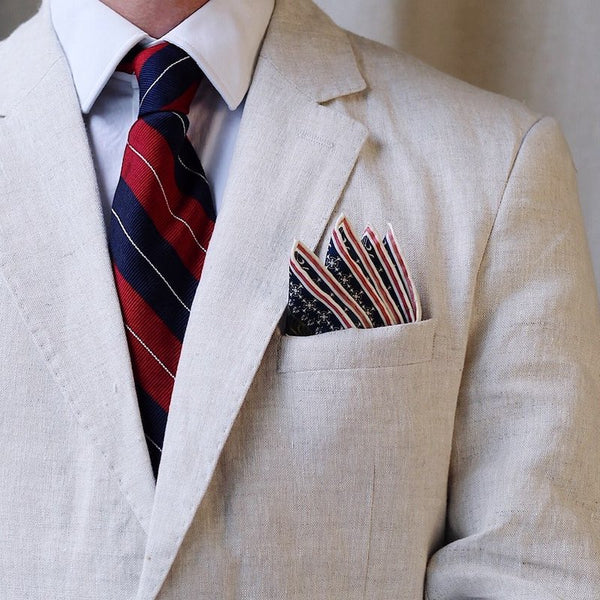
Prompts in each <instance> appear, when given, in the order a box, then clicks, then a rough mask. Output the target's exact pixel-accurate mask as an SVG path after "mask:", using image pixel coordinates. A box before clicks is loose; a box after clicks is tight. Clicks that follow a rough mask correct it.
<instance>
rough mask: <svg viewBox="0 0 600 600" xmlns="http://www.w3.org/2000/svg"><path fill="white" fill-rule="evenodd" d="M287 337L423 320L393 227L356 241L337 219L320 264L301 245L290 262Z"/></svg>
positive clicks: (348, 227)
mask: <svg viewBox="0 0 600 600" xmlns="http://www.w3.org/2000/svg"><path fill="white" fill-rule="evenodd" d="M289 271H290V281H289V298H288V307H287V324H286V333H288V334H290V335H316V334H320V333H326V332H328V331H337V330H340V329H349V328H359V329H368V328H372V327H384V326H389V325H397V324H401V323H411V322H416V321H420V320H421V316H422V315H421V303H420V299H419V295H418V293H417V290H416V288H415V286H414V283H413V280H412V277H411V275H410V272H409V270H408V267H407V266H406V263H405V261H404V258H403V257H402V253H401V252H400V249H399V246H398V243H397V241H396V237H395V235H394V232H393V229H392V227H391V225H388V230H387V233H386V235H385V237H384V238H383V240H380V239H379V238H378V236H377V234H376V233H375V231H374V230H373V228H372V227H370V226H367V228H366V229H365V232H364V234H363V236H362V238H361V239H359V238H358V236H357V235H356V233H355V232H354V230H353V229H352V226H351V225H350V223H349V221H348V219H346V217H345V216H343V215H342V216H341V217H340V218H339V219H338V221H337V223H336V224H335V227H334V228H333V232H332V234H331V239H330V241H329V245H328V247H327V254H326V256H325V260H324V262H321V260H320V259H319V257H318V256H317V255H316V254H315V253H314V252H312V251H311V250H310V249H309V248H307V247H306V246H305V245H304V244H303V243H302V242H295V244H294V247H293V249H292V255H291V258H290V268H289Z"/></svg>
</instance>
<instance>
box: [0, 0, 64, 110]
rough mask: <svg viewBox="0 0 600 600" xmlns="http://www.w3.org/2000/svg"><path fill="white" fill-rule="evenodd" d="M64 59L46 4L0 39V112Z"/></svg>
mask: <svg viewBox="0 0 600 600" xmlns="http://www.w3.org/2000/svg"><path fill="white" fill-rule="evenodd" d="M61 58H64V55H63V54H62V51H61V49H60V44H59V42H58V39H57V38H56V34H55V33H54V29H53V27H52V23H51V19H50V10H49V7H48V5H47V3H44V4H43V5H42V8H41V9H40V11H39V12H38V13H37V14H36V15H34V16H33V17H32V18H31V19H29V20H28V21H26V22H25V23H23V24H22V25H20V26H19V27H18V28H17V29H16V30H15V31H13V33H12V34H11V35H10V36H9V37H7V38H6V39H5V40H2V41H0V81H1V82H2V86H1V87H0V113H1V112H2V109H4V108H7V104H8V105H10V104H12V103H13V102H15V101H17V100H18V99H19V98H20V97H21V96H22V95H23V94H25V93H27V90H28V89H30V87H31V85H32V82H36V81H39V80H40V79H41V78H42V77H43V76H44V75H45V73H47V72H48V70H49V69H50V68H51V66H52V65H53V64H54V63H55V62H56V61H57V60H60V59H61Z"/></svg>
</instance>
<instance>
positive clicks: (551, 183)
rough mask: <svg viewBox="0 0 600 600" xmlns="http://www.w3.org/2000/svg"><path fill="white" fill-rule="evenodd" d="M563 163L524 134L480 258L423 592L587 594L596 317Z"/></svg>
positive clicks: (593, 513) (591, 554) (592, 522)
mask: <svg viewBox="0 0 600 600" xmlns="http://www.w3.org/2000/svg"><path fill="white" fill-rule="evenodd" d="M599 322H600V320H599V314H598V304H597V296H596V291H595V286H594V279H593V274H592V269H591V265H590V260H589V255H588V249H587V243H586V238H585V233H584V229H583V224H582V218H581V214H580V208H579V203H578V199H577V185H576V178H575V170H574V168H573V164H572V160H571V157H570V154H569V150H568V147H567V145H566V143H565V141H564V138H563V137H562V134H561V133H560V131H559V129H558V127H557V125H556V123H555V122H554V121H553V120H552V119H549V118H544V119H541V120H539V121H538V122H537V123H536V124H534V125H533V126H532V128H531V129H530V130H529V132H528V133H527V134H526V136H525V138H524V140H523V142H522V145H521V148H520V150H519V152H518V155H517V157H516V159H515V161H514V164H513V166H512V169H511V172H510V175H509V177H508V179H507V183H506V187H505V190H504V194H503V199H502V202H501V204H500V207H499V210H498V214H497V216H496V220H495V223H494V226H493V229H492V232H491V235H490V238H489V240H488V244H487V248H486V251H485V254H484V256H483V260H482V262H481V266H480V270H479V273H478V278H477V285H476V290H475V294H474V298H473V309H472V316H471V322H470V329H469V341H468V346H467V354H466V359H465V365H464V372H463V379H462V383H461V390H460V395H459V400H458V406H457V413H456V422H455V431H454V439H453V449H452V460H451V468H450V479H449V484H448V512H447V526H446V544H445V545H444V546H443V547H442V548H441V549H440V550H439V551H438V552H437V553H436V554H435V555H434V556H433V557H432V558H431V560H430V564H429V568H428V577H427V582H426V598H428V599H429V600H450V599H452V600H458V599H463V598H489V599H492V598H493V599H498V600H503V599H506V600H513V599H514V600H516V599H517V598H518V599H528V600H529V599H531V600H534V599H535V600H538V599H539V600H549V599H552V600H558V599H561V600H566V599H569V600H571V599H578V600H584V599H585V600H590V599H592V598H600V526H599V524H600V520H599V512H598V507H599V503H600V477H599V473H600V372H599V366H600V326H599Z"/></svg>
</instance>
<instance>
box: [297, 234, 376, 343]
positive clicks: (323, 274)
mask: <svg viewBox="0 0 600 600" xmlns="http://www.w3.org/2000/svg"><path fill="white" fill-rule="evenodd" d="M352 327H357V328H369V327H373V324H372V322H371V321H370V319H369V317H368V315H366V314H365V312H364V311H363V310H362V308H361V307H360V305H359V304H358V303H357V302H356V300H355V299H354V298H353V297H352V296H351V295H350V294H349V293H348V292H347V291H346V290H345V289H344V287H343V286H342V285H341V284H340V283H339V281H338V280H337V279H336V278H335V277H334V276H333V275H332V274H331V273H330V272H329V271H328V270H327V269H326V268H325V267H324V266H323V264H322V263H321V261H320V260H319V258H318V257H317V256H316V255H315V254H314V253H313V252H312V251H311V250H310V249H308V248H307V247H306V246H305V245H304V244H302V242H297V243H296V244H295V245H294V249H293V251H292V256H291V259H290V289H289V299H288V326H287V329H288V330H293V333H294V334H295V335H314V334H318V333H325V332H327V331H336V330H338V329H349V328H352Z"/></svg>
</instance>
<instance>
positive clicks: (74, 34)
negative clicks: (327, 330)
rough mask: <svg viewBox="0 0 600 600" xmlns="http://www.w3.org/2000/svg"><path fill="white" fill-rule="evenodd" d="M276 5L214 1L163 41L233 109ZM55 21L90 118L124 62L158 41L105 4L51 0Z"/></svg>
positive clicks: (261, 0) (263, 0)
mask: <svg viewBox="0 0 600 600" xmlns="http://www.w3.org/2000/svg"><path fill="white" fill-rule="evenodd" d="M274 4H275V0H210V1H209V2H208V3H207V4H205V5H204V6H203V7H202V8H200V9H199V10H197V11H196V12H195V13H193V14H192V15H190V16H189V17H188V18H187V19H186V20H185V21H183V22H182V23H180V24H179V25H178V26H177V27H175V28H174V29H172V30H171V31H170V32H169V33H167V34H166V35H164V36H163V37H162V38H161V40H165V41H168V42H171V43H172V44H175V45H177V46H179V47H180V48H181V49H182V50H185V51H186V52H187V53H188V54H189V55H190V56H191V57H192V58H193V59H194V60H195V61H196V62H197V63H198V65H199V66H200V68H201V69H202V70H203V71H204V73H205V75H206V76H207V78H208V79H209V80H210V82H211V83H212V85H213V86H214V87H215V89H216V90H217V91H218V92H219V94H221V96H222V98H223V99H224V100H225V102H226V103H227V106H228V107H229V108H230V109H231V110H235V109H236V108H237V107H238V106H239V105H240V103H241V101H242V100H243V99H244V96H245V95H246V92H247V91H248V88H249V87H250V82H251V80H252V74H253V72H254V65H255V63H256V58H257V56H258V51H259V49H260V45H261V42H262V39H263V37H264V35H265V32H266V29H267V25H268V24H269V20H270V18H271V14H272V12H273V7H274ZM50 9H51V13H52V22H53V25H54V29H55V30H56V35H57V36H58V39H59V41H60V43H61V45H62V47H63V50H64V52H65V55H66V57H67V60H68V62H69V66H70V68H71V73H72V75H73V81H74V83H75V88H76V90H77V95H78V97H79V103H80V105H81V110H82V112H83V113H84V114H87V113H88V112H89V111H90V110H91V108H92V106H93V105H94V102H95V101H96V99H97V98H98V96H99V95H100V93H101V92H102V90H103V89H104V86H105V85H106V84H107V82H108V80H109V79H110V78H111V76H112V75H113V73H114V72H115V69H116V68H117V66H118V65H119V63H120V62H121V60H122V59H123V57H124V56H125V55H126V54H127V52H129V50H131V48H133V47H134V46H135V45H136V44H138V43H142V44H150V43H152V42H154V41H155V40H154V39H153V38H151V37H150V36H148V35H147V34H146V33H144V32H143V31H142V30H141V29H139V28H138V27H136V26H135V25H133V24H132V23H130V22H129V21H127V20H126V19H124V18H123V17H121V16H120V15H119V14H117V13H116V12H115V11H113V10H112V9H110V8H108V6H106V5H105V4H103V3H102V2H101V1H100V0H50Z"/></svg>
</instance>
